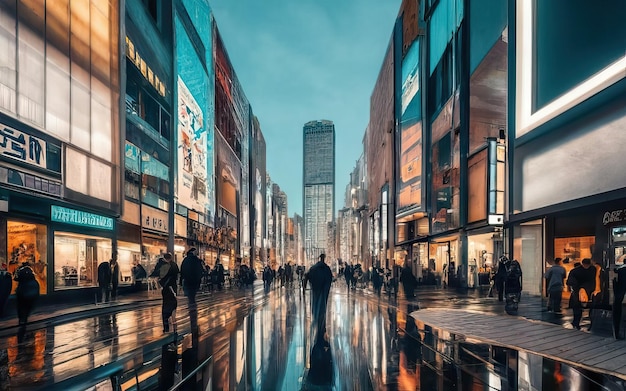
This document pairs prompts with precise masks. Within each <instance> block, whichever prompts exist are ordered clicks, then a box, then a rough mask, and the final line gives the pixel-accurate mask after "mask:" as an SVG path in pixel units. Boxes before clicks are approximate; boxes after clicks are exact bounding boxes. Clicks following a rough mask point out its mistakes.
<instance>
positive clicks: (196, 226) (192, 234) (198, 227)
mask: <svg viewBox="0 0 626 391" xmlns="http://www.w3.org/2000/svg"><path fill="white" fill-rule="evenodd" d="M187 237H188V238H189V239H191V240H195V241H197V242H200V243H206V244H208V243H210V242H211V241H212V239H213V228H211V227H209V226H208V225H204V224H202V223H199V222H197V221H193V220H187Z"/></svg>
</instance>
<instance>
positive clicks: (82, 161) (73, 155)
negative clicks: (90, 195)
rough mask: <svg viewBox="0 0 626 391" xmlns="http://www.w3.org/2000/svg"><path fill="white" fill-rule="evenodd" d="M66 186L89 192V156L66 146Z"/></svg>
mask: <svg viewBox="0 0 626 391" xmlns="http://www.w3.org/2000/svg"><path fill="white" fill-rule="evenodd" d="M65 172H66V173H67V174H66V175H65V186H67V188H68V189H72V190H74V191H77V192H79V193H83V194H87V172H88V166H87V156H85V154H83V153H80V152H78V151H77V150H75V149H72V148H65Z"/></svg>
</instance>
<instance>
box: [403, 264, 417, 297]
mask: <svg viewBox="0 0 626 391" xmlns="http://www.w3.org/2000/svg"><path fill="white" fill-rule="evenodd" d="M400 281H402V286H403V287H404V294H405V295H406V298H407V299H411V298H413V297H415V287H416V286H417V279H416V278H415V276H414V275H413V270H411V266H410V265H409V263H408V262H407V263H406V264H405V265H404V267H403V268H402V273H401V274H400Z"/></svg>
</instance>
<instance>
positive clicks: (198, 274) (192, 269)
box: [159, 247, 217, 310]
mask: <svg viewBox="0 0 626 391" xmlns="http://www.w3.org/2000/svg"><path fill="white" fill-rule="evenodd" d="M196 252H197V250H196V248H195V247H192V248H190V249H189V251H187V256H186V257H185V259H183V263H182V264H181V265H180V283H181V285H182V286H183V292H185V296H187V301H188V303H189V310H192V309H195V307H196V294H198V290H199V289H200V283H201V282H202V274H203V273H204V262H202V260H201V259H200V258H198V256H197V255H196ZM161 268H163V266H161ZM216 268H217V265H216ZM160 274H161V273H160V272H159V277H160Z"/></svg>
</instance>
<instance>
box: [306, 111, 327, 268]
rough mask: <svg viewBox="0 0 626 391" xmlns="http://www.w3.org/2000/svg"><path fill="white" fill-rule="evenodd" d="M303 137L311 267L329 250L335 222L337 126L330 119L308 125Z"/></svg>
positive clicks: (308, 257) (307, 247)
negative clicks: (330, 223) (331, 223)
mask: <svg viewBox="0 0 626 391" xmlns="http://www.w3.org/2000/svg"><path fill="white" fill-rule="evenodd" d="M303 136H304V137H303V139H304V142H303V145H304V164H303V175H302V178H303V184H302V197H303V200H302V205H303V209H304V243H303V244H304V248H305V256H306V259H307V262H308V263H309V264H310V263H313V262H315V259H316V258H317V256H319V254H321V253H323V252H326V251H327V239H328V223H329V222H333V221H334V219H335V213H334V211H335V125H334V124H333V122H332V121H327V120H321V121H310V122H307V123H306V124H304V128H303Z"/></svg>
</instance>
